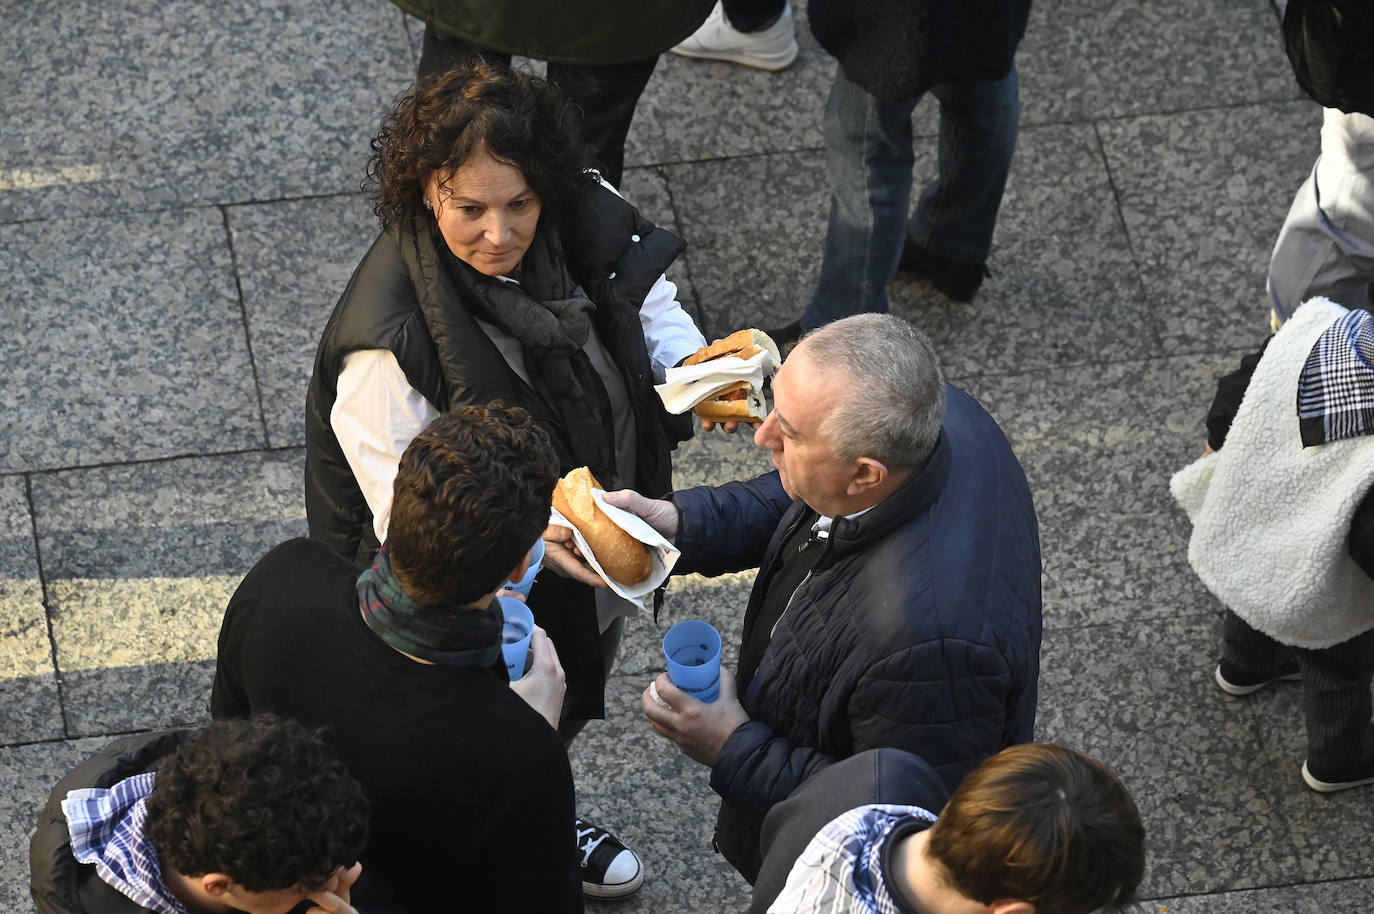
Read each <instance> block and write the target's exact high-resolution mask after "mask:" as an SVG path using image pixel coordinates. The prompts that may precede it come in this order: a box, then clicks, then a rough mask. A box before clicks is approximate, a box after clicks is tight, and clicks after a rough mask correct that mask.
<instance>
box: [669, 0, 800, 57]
mask: <svg viewBox="0 0 1374 914" xmlns="http://www.w3.org/2000/svg"><path fill="white" fill-rule="evenodd" d="M669 50H671V51H672V52H673V53H674V54H678V55H681V56H682V57H700V58H703V59H705V60H728V61H729V62H730V63H739V64H744V65H745V66H746V67H755V68H756V69H759V70H781V69H782V68H783V67H786V66H787V65H788V64H790V63H792V61H794V60H796V59H797V36H796V30H795V26H794V25H793V23H792V6H791V4H788V5H787V6H784V7H783V8H782V15H781V16H779V17H778V21H777V22H775V23H773V24H772V25H770V26H769V27H768V28H766V29H762V30H760V31H757V32H741V31H739V30H738V29H736V28H735V27H734V26H732V25H731V24H730V20H729V19H727V18H725V10H724V9H723V8H722V7H721V5H720V3H719V2H717V3H716V7H715V9H713V10H711V15H709V16H707V17H706V21H705V22H703V23H702V24H701V28H699V29H697V30H696V31H695V32H693V33H692V34H691V35H690V36H689V37H688V38H687V39H686V40H684V41H683V42H682V44H680V45H678V46H677V47H675V48H670V49H669Z"/></svg>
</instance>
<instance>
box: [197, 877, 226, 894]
mask: <svg viewBox="0 0 1374 914" xmlns="http://www.w3.org/2000/svg"><path fill="white" fill-rule="evenodd" d="M198 878H199V879H200V887H201V888H202V889H204V890H205V894H207V895H209V896H210V897H211V898H220V897H223V895H224V893H225V892H227V891H229V887H230V886H232V885H233V884H234V880H232V879H230V878H229V877H228V875H226V874H225V873H206V874H205V875H204V876H200V877H198Z"/></svg>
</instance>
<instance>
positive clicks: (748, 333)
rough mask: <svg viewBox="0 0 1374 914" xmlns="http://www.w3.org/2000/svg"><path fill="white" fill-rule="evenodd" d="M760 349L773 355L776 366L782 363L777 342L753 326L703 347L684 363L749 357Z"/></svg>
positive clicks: (696, 363)
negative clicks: (729, 357) (727, 357)
mask: <svg viewBox="0 0 1374 914" xmlns="http://www.w3.org/2000/svg"><path fill="white" fill-rule="evenodd" d="M759 350H767V352H768V354H769V355H771V356H772V357H773V367H775V368H776V367H777V366H778V365H781V364H782V356H781V355H780V354H779V353H778V347H777V344H775V343H774V342H773V339H772V337H770V336H769V335H768V334H766V333H764V332H763V331H762V330H755V329H752V328H745V329H744V330H736V331H735V332H734V333H732V334H730V335H729V336H727V337H726V338H725V339H723V340H716V341H715V342H714V343H712V344H711V345H709V346H703V347H701V348H700V349H698V350H697V351H696V352H694V353H692V354H691V355H689V356H687V358H685V359H683V360H682V364H683V365H698V364H700V363H702V362H708V361H710V360H711V359H720V358H724V357H725V356H738V357H739V358H741V359H747V358H749V357H750V356H752V355H755V354H756V353H758V352H759Z"/></svg>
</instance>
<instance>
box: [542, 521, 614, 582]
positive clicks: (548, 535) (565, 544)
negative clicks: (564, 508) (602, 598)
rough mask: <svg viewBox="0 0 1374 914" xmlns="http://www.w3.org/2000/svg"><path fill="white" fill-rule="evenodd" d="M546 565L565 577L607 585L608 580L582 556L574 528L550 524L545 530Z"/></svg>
mask: <svg viewBox="0 0 1374 914" xmlns="http://www.w3.org/2000/svg"><path fill="white" fill-rule="evenodd" d="M544 567H545V568H552V569H553V570H554V571H556V572H558V573H559V574H561V575H562V576H563V577H565V578H572V579H573V580H574V581H581V582H582V583H583V584H590V585H591V586H593V587H605V586H607V585H606V582H605V580H603V579H602V577H601V575H599V574H597V573H596V570H595V569H593V568H592V566H591V565H588V564H587V563H586V561H584V560H583V558H582V552H581V550H579V549H578V548H577V541H576V540H574V539H573V532H572V529H571V528H569V527H560V526H558V525H557V524H549V526H548V527H547V528H545V530H544Z"/></svg>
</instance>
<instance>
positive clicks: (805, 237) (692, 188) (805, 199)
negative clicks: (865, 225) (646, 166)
mask: <svg viewBox="0 0 1374 914" xmlns="http://www.w3.org/2000/svg"><path fill="white" fill-rule="evenodd" d="M730 165H731V167H730V168H729V169H722V168H721V165H720V163H718V162H706V163H700V164H696V163H693V164H685V165H673V166H665V167H664V168H663V171H664V174H666V175H667V176H668V183H669V186H670V187H671V188H672V193H673V200H674V202H675V203H676V204H677V212H678V219H679V225H680V226H681V228H682V231H683V234H684V237H686V238H687V240H688V243H689V244H690V245H691V247H689V248H688V249H687V255H686V256H687V262H688V265H689V267H690V269H691V272H692V280H693V283H694V284H695V286H696V292H697V305H698V306H699V308H700V309H701V315H702V320H703V322H704V324H705V326H703V327H702V330H703V331H704V332H705V333H706V335H707V337H708V338H710V337H715V336H724V335H725V334H726V333H729V332H731V331H733V330H737V329H739V328H740V327H763V328H769V327H774V326H778V325H781V324H785V323H787V322H789V321H791V320H794V319H795V318H797V317H800V316H801V312H802V310H803V309H804V308H805V307H806V305H807V303H808V302H810V300H811V294H812V292H813V291H814V289H815V284H816V277H817V276H819V275H820V250H821V244H822V241H823V239H824V236H825V219H826V213H827V211H828V210H827V208H828V206H829V202H828V201H829V192H828V190H827V189H826V187H827V185H826V183H825V182H826V178H825V174H824V170H823V168H822V164H821V157H820V155H819V154H818V153H810V152H807V153H782V154H776V155H764V156H756V157H751V158H746V159H734V160H731V163H730Z"/></svg>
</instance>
